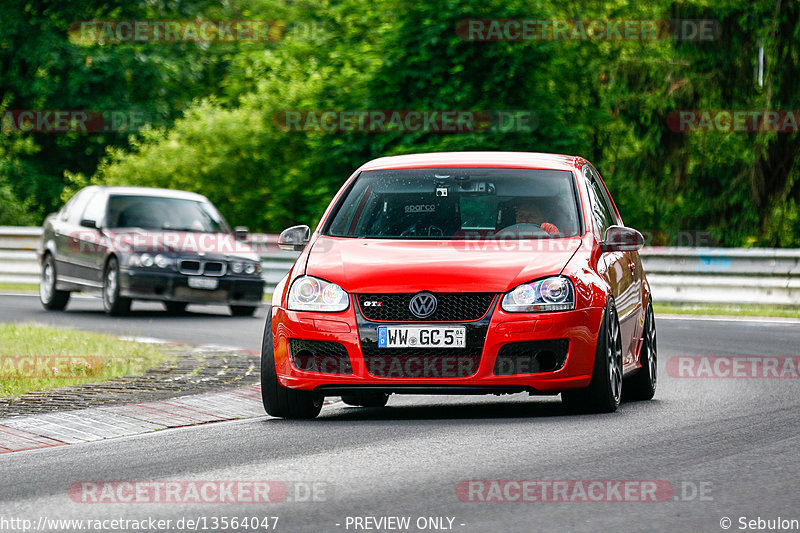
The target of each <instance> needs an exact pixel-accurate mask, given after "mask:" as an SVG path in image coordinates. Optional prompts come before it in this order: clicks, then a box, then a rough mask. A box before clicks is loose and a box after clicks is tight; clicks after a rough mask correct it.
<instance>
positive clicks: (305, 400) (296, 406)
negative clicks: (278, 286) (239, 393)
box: [261, 309, 325, 419]
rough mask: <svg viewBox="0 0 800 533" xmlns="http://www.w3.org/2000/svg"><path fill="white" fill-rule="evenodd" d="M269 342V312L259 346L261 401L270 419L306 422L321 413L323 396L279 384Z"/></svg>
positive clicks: (271, 344) (271, 345)
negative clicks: (305, 420)
mask: <svg viewBox="0 0 800 533" xmlns="http://www.w3.org/2000/svg"><path fill="white" fill-rule="evenodd" d="M274 348H275V347H274V344H273V340H272V309H270V311H269V312H268V313H267V322H266V325H265V326H264V339H263V341H262V344H261V400H262V402H263V403H264V410H265V411H266V412H267V414H268V415H270V416H276V417H278V418H289V419H309V418H314V417H316V416H317V415H318V414H319V412H320V410H322V402H323V400H324V399H325V398H324V397H323V396H322V395H320V394H317V393H314V392H312V391H305V390H295V389H289V388H286V387H284V386H283V385H281V384H280V383H279V382H278V375H277V373H276V371H275V349H274Z"/></svg>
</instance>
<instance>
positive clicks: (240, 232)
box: [233, 226, 250, 242]
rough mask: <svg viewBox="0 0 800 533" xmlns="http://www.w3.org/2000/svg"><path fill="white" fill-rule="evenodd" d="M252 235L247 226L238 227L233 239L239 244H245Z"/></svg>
mask: <svg viewBox="0 0 800 533" xmlns="http://www.w3.org/2000/svg"><path fill="white" fill-rule="evenodd" d="M249 235H250V228H248V227H247V226H236V227H235V228H233V238H234V239H236V240H237V241H239V242H244V241H246V240H247V237H248V236H249Z"/></svg>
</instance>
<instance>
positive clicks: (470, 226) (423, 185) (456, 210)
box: [323, 168, 580, 240]
mask: <svg viewBox="0 0 800 533" xmlns="http://www.w3.org/2000/svg"><path fill="white" fill-rule="evenodd" d="M323 233H325V234H327V235H330V236H334V237H355V238H386V239H445V240H449V239H463V238H480V239H482V238H490V239H493V238H504V239H530V238H558V237H573V236H576V235H579V234H580V219H579V216H578V208H577V200H576V194H575V185H574V176H573V174H572V172H569V171H561V170H530V169H501V168H498V169H487V168H475V169H469V168H460V169H402V170H380V171H366V172H362V173H361V174H360V175H359V176H358V177H357V178H356V181H355V182H354V183H353V184H352V185H351V187H350V189H349V190H348V192H347V193H346V194H345V196H344V197H343V198H342V199H341V200H340V201H339V203H338V205H337V208H336V211H335V212H334V214H333V217H332V218H331V219H330V223H328V224H327V226H326V228H325V229H324V230H323Z"/></svg>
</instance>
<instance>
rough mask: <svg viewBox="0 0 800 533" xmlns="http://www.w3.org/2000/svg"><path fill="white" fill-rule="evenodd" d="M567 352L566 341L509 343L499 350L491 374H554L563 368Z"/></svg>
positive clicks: (567, 344)
mask: <svg viewBox="0 0 800 533" xmlns="http://www.w3.org/2000/svg"><path fill="white" fill-rule="evenodd" d="M568 351H569V340H567V339H552V340H544V341H526V342H511V343H508V344H505V345H503V346H502V347H501V348H500V351H499V352H498V353H497V359H496V360H495V363H494V370H493V372H492V373H493V374H494V375H495V376H510V375H514V374H538V373H540V372H555V371H556V370H558V369H559V368H561V367H563V366H564V363H565V362H566V360H567V352H568Z"/></svg>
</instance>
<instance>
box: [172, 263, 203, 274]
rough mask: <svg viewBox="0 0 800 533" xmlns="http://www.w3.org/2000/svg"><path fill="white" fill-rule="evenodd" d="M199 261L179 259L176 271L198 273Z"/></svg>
mask: <svg viewBox="0 0 800 533" xmlns="http://www.w3.org/2000/svg"><path fill="white" fill-rule="evenodd" d="M201 266H202V265H201V264H200V261H186V260H184V261H181V262H180V263H178V271H179V272H180V273H181V274H200V272H202V271H201V270H200V269H201Z"/></svg>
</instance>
